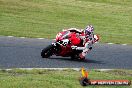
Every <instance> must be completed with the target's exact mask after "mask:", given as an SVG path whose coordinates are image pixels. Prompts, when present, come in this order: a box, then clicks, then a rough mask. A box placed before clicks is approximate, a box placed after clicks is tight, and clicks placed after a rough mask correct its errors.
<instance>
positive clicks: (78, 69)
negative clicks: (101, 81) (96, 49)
mask: <svg viewBox="0 0 132 88" xmlns="http://www.w3.org/2000/svg"><path fill="white" fill-rule="evenodd" d="M15 69H22V70H33V69H37V70H60V71H63V70H68V69H72V70H75V71H80V68H15ZM0 70H6V71H9V70H13V69H0Z"/></svg>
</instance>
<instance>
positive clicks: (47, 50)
mask: <svg viewBox="0 0 132 88" xmlns="http://www.w3.org/2000/svg"><path fill="white" fill-rule="evenodd" d="M52 49H53V46H52V44H51V45H49V46H47V47H46V48H44V49H43V50H42V52H41V57H42V58H49V57H50V56H52V54H53V50H52Z"/></svg>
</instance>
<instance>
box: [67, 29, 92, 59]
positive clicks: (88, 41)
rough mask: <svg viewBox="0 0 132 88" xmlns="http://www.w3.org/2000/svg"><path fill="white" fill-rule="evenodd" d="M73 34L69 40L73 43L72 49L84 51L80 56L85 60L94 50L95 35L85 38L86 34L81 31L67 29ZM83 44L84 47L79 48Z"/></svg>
mask: <svg viewBox="0 0 132 88" xmlns="http://www.w3.org/2000/svg"><path fill="white" fill-rule="evenodd" d="M67 30H68V31H70V32H72V33H71V36H72V37H71V38H69V40H71V41H73V43H74V44H73V46H71V48H72V49H76V50H82V53H80V54H79V57H80V59H85V56H86V54H87V53H88V52H89V51H90V50H91V49H92V45H93V43H94V33H91V34H90V35H89V36H87V37H86V36H85V33H84V32H83V30H82V29H81V30H80V29H76V28H69V29H67ZM81 41H82V43H83V46H82V47H80V46H78V45H79V44H80V43H81Z"/></svg>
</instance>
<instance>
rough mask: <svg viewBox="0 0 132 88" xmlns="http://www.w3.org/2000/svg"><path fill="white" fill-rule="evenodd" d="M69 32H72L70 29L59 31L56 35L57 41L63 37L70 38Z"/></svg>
mask: <svg viewBox="0 0 132 88" xmlns="http://www.w3.org/2000/svg"><path fill="white" fill-rule="evenodd" d="M69 34H70V31H63V32H59V33H58V34H57V35H56V41H59V40H63V39H68V37H69Z"/></svg>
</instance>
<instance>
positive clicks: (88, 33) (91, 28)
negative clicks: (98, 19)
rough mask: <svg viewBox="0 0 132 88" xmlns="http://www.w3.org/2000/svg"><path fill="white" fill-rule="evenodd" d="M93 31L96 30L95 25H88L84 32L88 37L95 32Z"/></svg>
mask: <svg viewBox="0 0 132 88" xmlns="http://www.w3.org/2000/svg"><path fill="white" fill-rule="evenodd" d="M93 31H94V27H93V26H92V25H88V26H86V28H85V29H84V34H85V36H86V37H88V36H90V35H91V34H92V33H93Z"/></svg>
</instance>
